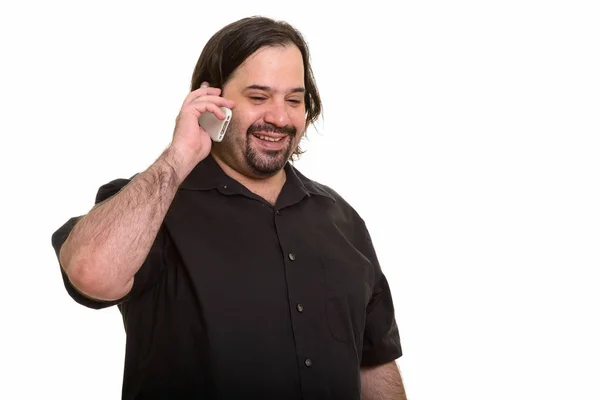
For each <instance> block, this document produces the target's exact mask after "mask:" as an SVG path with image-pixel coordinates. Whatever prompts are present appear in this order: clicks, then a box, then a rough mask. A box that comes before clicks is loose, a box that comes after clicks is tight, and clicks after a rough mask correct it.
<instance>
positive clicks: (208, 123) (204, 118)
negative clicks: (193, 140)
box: [198, 107, 231, 142]
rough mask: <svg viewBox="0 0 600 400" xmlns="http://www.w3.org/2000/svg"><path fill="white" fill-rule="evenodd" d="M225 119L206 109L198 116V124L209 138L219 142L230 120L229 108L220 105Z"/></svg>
mask: <svg viewBox="0 0 600 400" xmlns="http://www.w3.org/2000/svg"><path fill="white" fill-rule="evenodd" d="M220 108H221V111H223V114H225V119H223V120H220V119H219V118H217V116H216V115H215V114H213V113H211V112H210V111H206V112H204V113H202V114H201V115H200V118H198V123H199V124H200V126H201V127H202V128H203V129H204V130H205V131H206V132H207V133H208V135H209V136H210V137H211V139H212V140H213V141H215V142H220V141H221V140H223V136H225V132H226V131H227V127H228V126H229V121H231V110H230V109H229V108H227V107H220Z"/></svg>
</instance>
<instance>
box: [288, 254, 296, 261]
mask: <svg viewBox="0 0 600 400" xmlns="http://www.w3.org/2000/svg"><path fill="white" fill-rule="evenodd" d="M288 257H289V258H290V260H292V261H294V260H295V259H296V255H295V254H294V253H290V254H288Z"/></svg>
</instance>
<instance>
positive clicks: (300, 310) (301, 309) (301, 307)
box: [296, 303, 304, 312]
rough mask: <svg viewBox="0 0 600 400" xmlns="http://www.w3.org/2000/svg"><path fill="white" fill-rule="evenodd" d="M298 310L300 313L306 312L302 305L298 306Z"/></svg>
mask: <svg viewBox="0 0 600 400" xmlns="http://www.w3.org/2000/svg"><path fill="white" fill-rule="evenodd" d="M296 309H297V310H298V312H302V311H304V306H303V305H302V304H300V303H298V305H296Z"/></svg>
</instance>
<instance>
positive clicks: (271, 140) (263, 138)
mask: <svg viewBox="0 0 600 400" xmlns="http://www.w3.org/2000/svg"><path fill="white" fill-rule="evenodd" d="M254 137H257V138H259V139H261V140H267V141H269V142H279V141H280V140H281V139H283V138H282V137H280V138H274V137H270V136H263V135H254Z"/></svg>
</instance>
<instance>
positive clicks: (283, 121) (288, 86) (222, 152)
mask: <svg viewBox="0 0 600 400" xmlns="http://www.w3.org/2000/svg"><path fill="white" fill-rule="evenodd" d="M304 90H305V88H304V65H303V62H302V54H301V53H300V50H299V49H298V48H297V47H296V46H293V45H289V46H286V47H281V46H277V47H263V48H261V49H259V50H258V51H256V52H255V53H254V54H252V55H251V56H250V57H248V58H247V59H246V60H245V61H244V63H242V64H241V65H240V66H239V67H238V68H237V69H236V70H235V71H234V73H233V74H232V76H231V79H230V80H229V82H228V83H227V84H226V85H225V86H224V87H223V91H222V95H223V97H225V98H228V99H230V100H233V101H234V103H235V106H234V108H233V116H232V120H231V123H230V124H229V128H228V129H227V133H226V134H225V137H224V138H223V141H222V142H221V143H214V144H213V148H214V149H215V151H216V153H217V154H218V155H219V156H220V157H221V158H222V159H223V160H224V161H225V162H226V163H227V164H228V165H229V166H230V167H232V168H233V169H235V170H237V171H238V172H240V173H242V174H244V175H246V176H251V177H254V178H263V177H268V176H271V175H273V174H275V173H276V172H278V171H279V170H281V169H282V168H283V167H284V165H285V163H286V162H287V160H288V159H289V157H290V156H291V154H292V153H293V151H294V150H295V149H296V147H297V146H298V143H299V141H300V139H301V138H302V134H303V133H304V129H305V124H306V107H305V104H304Z"/></svg>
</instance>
